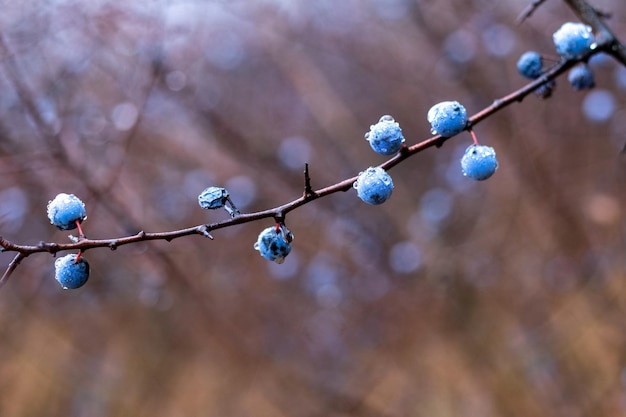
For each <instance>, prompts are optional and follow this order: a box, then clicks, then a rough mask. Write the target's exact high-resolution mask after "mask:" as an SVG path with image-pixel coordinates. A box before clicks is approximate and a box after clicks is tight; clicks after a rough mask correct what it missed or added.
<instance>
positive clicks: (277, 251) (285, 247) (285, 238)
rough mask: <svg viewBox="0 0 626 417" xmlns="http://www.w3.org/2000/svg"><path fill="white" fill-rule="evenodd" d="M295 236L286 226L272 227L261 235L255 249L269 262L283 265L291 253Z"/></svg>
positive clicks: (264, 230)
mask: <svg viewBox="0 0 626 417" xmlns="http://www.w3.org/2000/svg"><path fill="white" fill-rule="evenodd" d="M292 240H293V234H292V233H291V232H290V231H289V230H287V228H286V227H285V226H272V227H268V228H266V229H263V231H262V232H261V233H259V237H258V239H257V241H256V242H255V243H254V249H256V250H258V251H259V253H260V254H261V256H262V257H264V258H265V259H267V260H268V261H273V262H276V263H277V264H282V263H283V262H285V257H287V255H289V252H291V241H292Z"/></svg>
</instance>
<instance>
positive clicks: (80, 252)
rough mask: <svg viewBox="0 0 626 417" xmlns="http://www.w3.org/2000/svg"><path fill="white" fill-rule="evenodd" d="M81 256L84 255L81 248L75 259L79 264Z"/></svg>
mask: <svg viewBox="0 0 626 417" xmlns="http://www.w3.org/2000/svg"><path fill="white" fill-rule="evenodd" d="M81 256H83V251H82V250H79V251H78V253H77V254H76V259H74V263H75V264H77V263H79V262H80V258H81Z"/></svg>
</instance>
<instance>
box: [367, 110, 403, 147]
mask: <svg viewBox="0 0 626 417" xmlns="http://www.w3.org/2000/svg"><path fill="white" fill-rule="evenodd" d="M365 139H367V141H368V142H369V143H370V146H371V147H372V149H373V150H374V152H376V153H379V154H381V155H393V154H394V153H396V152H398V151H399V150H400V147H401V146H402V144H403V143H404V136H402V129H400V125H399V124H398V122H396V121H395V120H393V117H391V116H383V117H381V118H380V120H379V121H378V123H376V124H375V125H371V126H370V131H369V132H367V133H366V134H365Z"/></svg>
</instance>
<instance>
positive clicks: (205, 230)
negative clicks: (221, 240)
mask: <svg viewBox="0 0 626 417" xmlns="http://www.w3.org/2000/svg"><path fill="white" fill-rule="evenodd" d="M198 231H199V232H200V234H201V235H202V236H204V237H207V238H209V239H211V240H213V239H214V238H213V236H212V235H211V233H209V226H207V225H206V224H203V225H202V226H200V228H199V229H198Z"/></svg>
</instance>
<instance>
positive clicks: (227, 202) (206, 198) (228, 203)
mask: <svg viewBox="0 0 626 417" xmlns="http://www.w3.org/2000/svg"><path fill="white" fill-rule="evenodd" d="M198 204H200V207H202V208H203V209H205V210H215V209H218V208H220V207H224V209H225V210H226V211H227V212H228V214H230V216H231V217H235V215H236V214H239V210H237V207H235V205H234V204H233V202H232V200H231V199H230V194H228V191H227V190H226V188H221V187H208V188H205V189H204V191H202V192H201V193H200V195H199V196H198Z"/></svg>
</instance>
